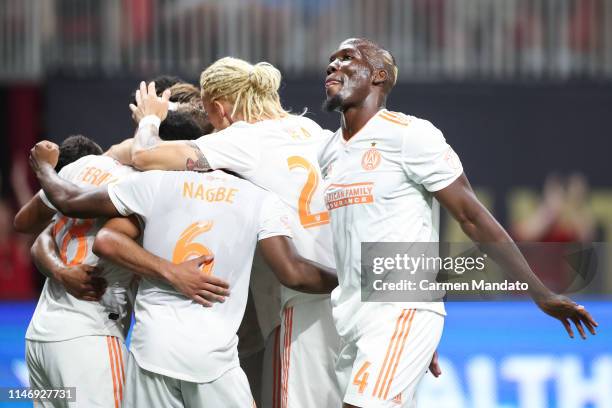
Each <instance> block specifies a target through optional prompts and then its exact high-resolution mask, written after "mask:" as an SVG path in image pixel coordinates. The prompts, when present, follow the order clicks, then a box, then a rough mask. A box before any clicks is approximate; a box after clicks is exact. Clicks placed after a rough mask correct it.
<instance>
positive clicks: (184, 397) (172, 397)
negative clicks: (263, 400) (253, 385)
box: [123, 356, 255, 408]
mask: <svg viewBox="0 0 612 408" xmlns="http://www.w3.org/2000/svg"><path fill="white" fill-rule="evenodd" d="M126 374H127V376H126V384H125V399H124V401H123V407H125V408H152V407H163V408H182V407H187V408H189V407H194V408H195V407H201V408H220V407H223V408H253V407H255V401H253V396H252V395H251V389H250V388H249V381H248V380H247V377H246V375H245V374H244V371H242V368H240V367H235V368H232V369H230V370H229V371H227V372H226V373H224V374H223V375H222V376H221V377H219V378H217V379H216V380H214V381H212V382H209V383H194V382H189V381H183V380H178V379H176V378H172V377H167V376H165V375H161V374H156V373H153V372H151V371H147V370H144V369H142V368H140V367H139V366H138V364H137V363H136V359H135V358H134V357H133V356H132V358H130V359H129V361H128V365H127V373H126Z"/></svg>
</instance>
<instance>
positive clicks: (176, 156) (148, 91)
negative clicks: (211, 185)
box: [130, 82, 210, 171]
mask: <svg viewBox="0 0 612 408" xmlns="http://www.w3.org/2000/svg"><path fill="white" fill-rule="evenodd" d="M169 97H170V92H169V91H168V90H166V91H165V92H164V93H163V94H162V97H161V98H159V97H158V96H157V94H156V92H155V83H154V82H151V83H150V84H149V86H148V87H147V86H146V85H145V83H144V82H141V83H140V89H139V90H138V91H136V103H137V104H138V106H134V105H130V108H131V109H132V112H134V113H135V112H136V111H138V113H139V115H138V117H141V116H143V119H142V120H140V122H139V124H138V130H137V131H136V134H135V135H134V143H133V144H132V158H131V159H132V165H133V166H134V167H136V168H137V169H139V170H143V171H144V170H192V171H208V170H210V166H209V165H208V161H207V160H206V158H205V157H204V154H202V152H201V151H200V149H199V148H198V147H197V146H196V144H195V143H193V142H191V141H187V140H178V141H168V142H164V141H163V140H161V138H160V137H159V125H160V123H161V122H162V121H163V120H164V119H165V118H166V116H167V114H168V98H169Z"/></svg>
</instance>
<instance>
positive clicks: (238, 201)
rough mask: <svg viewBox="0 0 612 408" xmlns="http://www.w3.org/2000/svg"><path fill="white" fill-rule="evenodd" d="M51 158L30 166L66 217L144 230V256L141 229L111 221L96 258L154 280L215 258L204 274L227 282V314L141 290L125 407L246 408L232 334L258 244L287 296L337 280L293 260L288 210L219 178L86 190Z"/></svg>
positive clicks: (147, 285) (35, 159) (149, 288)
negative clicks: (133, 218)
mask: <svg viewBox="0 0 612 408" xmlns="http://www.w3.org/2000/svg"><path fill="white" fill-rule="evenodd" d="M54 150H55V148H54V146H53V145H52V144H48V143H39V144H37V145H36V147H35V148H34V149H32V155H31V163H32V165H33V168H34V169H35V171H36V174H37V177H38V178H39V181H40V182H41V185H42V187H43V189H44V191H45V192H46V193H47V195H48V197H49V199H50V200H51V202H53V203H54V204H55V205H56V206H57V207H58V208H59V209H61V211H62V212H63V213H65V214H69V215H72V216H75V215H78V216H83V217H94V216H95V217H101V216H104V217H115V216H122V215H123V216H128V215H131V214H136V215H138V216H139V217H140V219H142V220H143V221H144V223H145V227H144V231H143V246H144V249H143V248H141V247H139V246H138V245H137V244H136V243H135V242H134V241H133V240H131V241H130V240H129V239H127V238H130V237H131V238H136V237H137V236H138V235H139V233H140V231H139V230H138V226H137V224H134V223H130V222H129V221H128V220H126V219H121V220H111V221H109V224H112V225H109V229H106V228H105V229H103V230H102V231H100V233H99V234H98V238H97V239H96V243H95V244H94V246H95V248H94V251H95V252H96V253H98V254H100V255H103V256H105V257H109V258H111V259H112V260H113V261H115V262H118V263H121V264H122V265H124V266H127V267H129V268H130V269H132V270H134V271H137V272H146V271H152V272H153V273H156V274H159V275H160V276H165V274H166V273H167V272H168V269H169V268H171V265H172V263H179V262H183V261H185V260H188V259H190V258H192V257H194V256H202V255H214V265H213V264H212V263H211V264H209V265H207V266H206V267H205V272H206V273H209V274H210V273H214V274H215V275H217V276H218V277H220V278H224V279H227V280H228V281H229V283H230V285H231V287H232V295H231V296H230V297H228V298H225V299H223V300H224V302H223V304H219V305H216V306H215V307H214V308H212V309H205V308H202V307H200V306H199V305H197V304H195V303H193V302H192V301H191V300H189V299H186V298H185V297H184V296H182V295H180V294H179V293H178V292H177V291H176V290H174V289H173V288H172V287H171V286H169V285H167V284H165V283H164V282H163V281H160V280H159V279H155V278H154V277H152V276H146V277H145V278H144V279H143V280H142V282H141V283H140V286H139V289H138V295H137V297H136V305H135V316H136V325H135V327H134V332H133V334H132V345H131V352H132V355H133V357H134V361H131V360H130V361H129V362H128V374H127V381H128V382H127V385H126V400H125V402H124V406H127V407H134V406H140V407H151V406H164V407H166V406H175V407H176V406H186V407H196V406H198V407H199V406H202V407H221V406H223V407H247V406H251V405H252V402H253V400H252V397H251V393H250V390H249V385H248V381H247V380H246V377H245V376H244V373H243V372H242V370H241V369H240V367H239V366H238V356H237V349H236V343H237V336H236V331H237V329H238V326H239V324H240V321H241V319H242V314H243V312H244V308H245V305H246V299H247V290H248V284H249V273H250V268H251V261H252V258H253V253H254V250H255V245H256V244H257V242H258V241H259V245H260V248H261V251H262V253H263V255H264V257H265V258H266V259H267V261H268V263H269V264H270V266H271V267H272V269H273V270H274V271H275V272H276V273H277V276H278V278H279V280H280V281H281V282H282V283H283V284H285V285H287V286H288V287H292V288H294V289H299V290H305V291H310V292H313V293H329V292H330V291H331V289H333V288H334V287H335V286H336V285H337V280H336V276H335V274H334V273H333V271H331V270H329V269H327V268H325V267H322V266H319V265H316V264H314V263H312V262H310V261H306V260H305V259H304V258H301V257H300V256H298V255H297V253H296V252H295V249H294V247H293V244H292V242H291V240H289V239H287V237H288V236H291V232H290V230H289V220H288V218H289V216H288V214H287V212H286V207H285V205H284V204H283V203H282V202H280V200H279V199H278V198H277V197H276V196H275V195H274V194H272V193H270V192H267V191H265V190H263V189H261V188H259V187H257V186H255V185H254V184H252V183H250V182H248V181H245V180H243V179H240V178H237V177H235V176H232V175H229V174H227V173H224V172H221V171H214V172H211V173H207V174H199V173H196V172H159V171H150V172H144V173H135V174H132V175H131V176H130V177H128V178H126V179H124V180H121V181H119V182H117V183H114V184H109V185H107V186H103V187H99V188H96V189H82V188H79V187H78V186H75V185H74V184H71V183H69V182H67V181H66V180H63V179H62V178H60V177H58V175H57V174H56V173H55V172H54V171H53V168H52V166H50V165H49V161H52V160H53V155H54ZM117 223H120V224H121V225H120V226H117ZM110 227H113V228H115V229H117V230H118V231H119V232H113V231H112V230H111V229H110ZM121 234H123V236H122V235H121ZM145 249H146V250H147V251H149V252H150V253H147V252H146V251H145Z"/></svg>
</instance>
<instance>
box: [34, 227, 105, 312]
mask: <svg viewBox="0 0 612 408" xmlns="http://www.w3.org/2000/svg"><path fill="white" fill-rule="evenodd" d="M52 228H53V225H49V226H48V227H47V228H46V229H45V230H44V231H43V232H42V233H41V234H40V235H39V236H38V238H37V239H36V241H35V242H34V245H32V249H31V255H32V260H33V261H34V264H35V265H36V268H37V269H38V270H39V271H40V272H41V273H42V274H43V275H45V276H46V277H48V278H51V279H55V280H57V281H58V282H60V283H61V284H62V285H63V286H64V288H66V291H67V292H68V293H70V294H71V295H72V296H74V297H75V298H77V299H81V300H89V301H96V300H100V298H101V297H102V295H103V294H104V291H105V290H106V286H107V282H106V280H105V279H104V278H101V277H99V276H97V274H98V273H99V272H100V270H99V269H98V268H96V267H94V266H91V265H85V264H81V265H74V266H67V265H66V264H64V262H63V261H62V259H61V258H60V256H59V254H58V249H57V245H56V244H55V240H54V239H53V235H52V233H51V230H52Z"/></svg>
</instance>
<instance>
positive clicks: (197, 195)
mask: <svg viewBox="0 0 612 408" xmlns="http://www.w3.org/2000/svg"><path fill="white" fill-rule="evenodd" d="M237 191H238V189H237V188H226V187H209V188H206V187H205V186H204V185H203V184H201V183H194V182H193V181H185V182H184V183H183V197H185V198H193V199H197V200H202V201H208V202H211V203H214V202H226V203H230V204H233V203H234V198H236V192H237Z"/></svg>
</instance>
